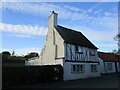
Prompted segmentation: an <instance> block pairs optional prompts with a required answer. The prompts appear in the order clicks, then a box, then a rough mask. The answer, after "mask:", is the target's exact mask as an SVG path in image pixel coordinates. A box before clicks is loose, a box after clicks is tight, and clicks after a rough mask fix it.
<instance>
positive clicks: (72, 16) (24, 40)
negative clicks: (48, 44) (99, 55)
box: [0, 2, 118, 55]
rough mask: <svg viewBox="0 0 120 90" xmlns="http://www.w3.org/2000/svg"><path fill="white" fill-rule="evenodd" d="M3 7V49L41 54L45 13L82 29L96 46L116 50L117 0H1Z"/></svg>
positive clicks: (44, 30) (46, 16)
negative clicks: (42, 0)
mask: <svg viewBox="0 0 120 90" xmlns="http://www.w3.org/2000/svg"><path fill="white" fill-rule="evenodd" d="M0 6H2V7H0V9H2V22H0V26H1V28H0V31H2V50H1V51H10V52H12V51H13V49H14V50H15V53H16V54H17V55H25V54H27V53H29V52H33V51H35V52H38V53H40V50H41V48H42V47H43V45H44V40H45V37H46V34H47V31H48V16H50V14H51V12H52V11H53V10H54V11H55V12H56V13H58V24H59V25H61V26H64V27H68V28H71V29H74V30H77V31H80V32H82V33H83V34H84V35H85V36H86V37H87V38H88V39H89V40H90V41H91V42H92V43H93V44H95V45H96V46H97V47H98V48H99V49H98V51H103V52H111V51H112V50H114V49H117V42H116V41H114V39H113V38H114V37H115V35H116V34H117V32H118V19H117V17H118V3H117V2H111V3H110V2H49V3H45V2H20V3H18V2H9V3H7V2H4V3H2V5H0Z"/></svg>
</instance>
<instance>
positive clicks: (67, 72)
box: [63, 62, 101, 80]
mask: <svg viewBox="0 0 120 90" xmlns="http://www.w3.org/2000/svg"><path fill="white" fill-rule="evenodd" d="M72 64H83V65H85V72H81V73H71V65H72ZM92 64H96V65H97V66H98V72H91V70H90V67H91V65H92ZM63 67H64V80H74V79H81V78H89V77H99V76H101V72H100V68H99V67H100V65H98V64H97V63H73V62H64V65H63Z"/></svg>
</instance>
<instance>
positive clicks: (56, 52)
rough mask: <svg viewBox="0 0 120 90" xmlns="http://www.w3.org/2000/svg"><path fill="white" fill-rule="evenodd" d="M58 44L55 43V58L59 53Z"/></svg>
mask: <svg viewBox="0 0 120 90" xmlns="http://www.w3.org/2000/svg"><path fill="white" fill-rule="evenodd" d="M57 49H58V46H57V45H55V58H57V54H58V50H57Z"/></svg>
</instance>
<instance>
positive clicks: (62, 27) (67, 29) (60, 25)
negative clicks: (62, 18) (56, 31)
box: [57, 25, 82, 34]
mask: <svg viewBox="0 0 120 90" xmlns="http://www.w3.org/2000/svg"><path fill="white" fill-rule="evenodd" d="M57 26H60V27H62V28H65V29H67V30H71V31H74V32H78V33H81V32H80V31H76V30H74V29H72V28H67V27H64V26H61V25H57ZM81 34H82V33H81Z"/></svg>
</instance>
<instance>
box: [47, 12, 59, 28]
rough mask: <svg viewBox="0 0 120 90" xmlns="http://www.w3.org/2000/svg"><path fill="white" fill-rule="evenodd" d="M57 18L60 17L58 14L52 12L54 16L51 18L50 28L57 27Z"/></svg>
mask: <svg viewBox="0 0 120 90" xmlns="http://www.w3.org/2000/svg"><path fill="white" fill-rule="evenodd" d="M57 17H58V14H57V13H55V12H54V11H52V14H51V15H50V16H49V23H48V24H49V25H48V27H54V26H57Z"/></svg>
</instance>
